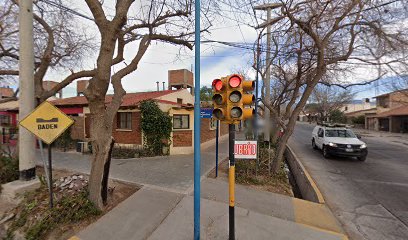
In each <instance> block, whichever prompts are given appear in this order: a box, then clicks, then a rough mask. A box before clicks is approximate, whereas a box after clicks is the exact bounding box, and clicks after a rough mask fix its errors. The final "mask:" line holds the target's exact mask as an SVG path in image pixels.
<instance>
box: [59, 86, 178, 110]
mask: <svg viewBox="0 0 408 240" xmlns="http://www.w3.org/2000/svg"><path fill="white" fill-rule="evenodd" d="M177 91H180V90H164V91H155V92H138V93H127V94H126V95H125V96H124V97H123V102H122V105H121V106H122V107H129V106H135V105H137V104H138V103H139V102H141V101H143V100H147V99H155V98H158V97H161V96H164V95H167V94H170V93H174V92H177ZM112 97H113V95H107V96H106V97H105V103H109V102H111V101H112ZM52 104H54V105H56V106H64V105H65V106H72V105H88V100H87V99H86V98H85V97H84V96H78V97H70V98H63V99H57V100H54V101H52Z"/></svg>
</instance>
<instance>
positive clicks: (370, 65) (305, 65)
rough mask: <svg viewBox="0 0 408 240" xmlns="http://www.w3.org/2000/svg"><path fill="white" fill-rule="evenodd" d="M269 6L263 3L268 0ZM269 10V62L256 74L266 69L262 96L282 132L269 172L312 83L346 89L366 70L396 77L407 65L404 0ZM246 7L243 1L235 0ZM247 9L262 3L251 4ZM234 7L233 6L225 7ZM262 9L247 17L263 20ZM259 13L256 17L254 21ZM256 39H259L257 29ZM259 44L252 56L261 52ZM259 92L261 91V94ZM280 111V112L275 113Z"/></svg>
mask: <svg viewBox="0 0 408 240" xmlns="http://www.w3.org/2000/svg"><path fill="white" fill-rule="evenodd" d="M268 2H269V1H268ZM272 2H274V3H276V4H277V5H279V7H277V8H275V9H273V10H272V12H273V13H272V19H271V20H270V22H269V24H270V25H272V33H271V38H272V46H271V49H272V50H271V56H272V57H271V59H264V60H262V62H261V63H262V64H261V65H262V68H261V69H260V71H259V72H260V73H261V76H262V77H264V75H265V69H266V66H268V65H270V66H271V75H272V78H273V79H272V80H271V86H264V88H266V87H271V88H272V89H274V90H273V91H272V93H273V94H272V96H273V97H272V99H265V98H264V97H263V98H262V101H263V103H264V105H265V107H268V108H269V109H270V110H271V116H272V118H274V117H275V118H277V119H275V120H276V121H277V122H278V123H279V125H280V126H281V127H283V128H284V129H285V134H284V136H283V137H282V139H281V141H280V144H279V146H278V153H277V161H275V162H274V170H275V171H276V169H277V168H278V167H279V166H280V160H281V158H282V155H283V151H284V148H285V145H286V142H287V140H288V138H289V136H290V135H291V134H292V132H293V128H294V125H295V122H296V118H297V116H298V115H299V113H300V111H301V110H302V109H303V107H304V106H305V104H306V101H307V100H308V98H309V96H310V95H311V93H312V92H313V89H314V88H315V86H316V84H317V83H319V82H320V83H324V84H326V85H338V86H343V87H345V86H350V84H355V83H353V82H351V83H350V81H349V79H347V78H346V77H347V76H350V74H353V73H356V72H355V71H356V70H358V67H361V66H363V65H364V66H367V69H369V72H370V73H371V72H372V71H375V72H376V73H377V74H376V75H375V76H367V78H368V79H366V81H364V83H357V84H365V83H366V82H371V81H374V80H376V79H378V78H381V77H382V76H385V75H396V74H401V72H403V71H404V69H406V68H404V66H406V64H407V56H408V55H407V49H408V48H407V47H408V31H407V30H408V24H407V22H408V15H407V11H406V10H407V7H408V2H407V1H404V0H386V1H381V0H322V1H320V0H281V1H272ZM235 3H236V5H239V6H246V4H245V3H247V1H235ZM250 3H251V6H252V7H253V6H256V5H260V4H263V3H265V2H264V1H251V2H250ZM231 8H232V9H234V7H231ZM265 12H266V11H260V13H256V14H253V15H252V18H253V19H255V22H257V23H258V24H259V23H262V22H263V21H265V19H264V16H265ZM260 14H261V18H259V16H260ZM260 29H261V32H260V36H262V35H265V31H264V30H265V29H264V26H262V28H260ZM265 49H266V48H265V46H264V45H261V48H260V50H259V51H258V53H263V52H265ZM262 93H263V91H262ZM281 108H284V109H281Z"/></svg>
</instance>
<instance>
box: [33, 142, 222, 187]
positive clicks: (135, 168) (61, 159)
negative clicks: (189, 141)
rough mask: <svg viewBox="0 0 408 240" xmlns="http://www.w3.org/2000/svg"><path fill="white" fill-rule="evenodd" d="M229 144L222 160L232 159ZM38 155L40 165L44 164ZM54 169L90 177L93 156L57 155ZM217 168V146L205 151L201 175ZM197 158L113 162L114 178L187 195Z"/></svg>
mask: <svg viewBox="0 0 408 240" xmlns="http://www.w3.org/2000/svg"><path fill="white" fill-rule="evenodd" d="M227 153H228V141H227V139H225V138H224V139H223V140H222V141H220V146H219V160H220V161H221V160H223V159H225V158H226V157H227V156H228V154H227ZM40 156H41V155H40V151H39V150H38V151H37V164H40V165H41V164H42V161H41V157H40ZM52 164H53V168H57V169H67V170H72V171H77V172H81V173H85V174H89V173H90V169H91V168H90V155H83V154H81V153H76V152H72V153H64V152H57V151H54V152H53V163H52ZM214 167H215V146H211V147H208V148H206V149H202V151H201V175H204V174H205V173H207V172H208V171H210V170H211V169H213V168H214ZM193 168H194V156H193V154H186V155H172V156H164V157H150V158H133V159H113V160H112V162H111V168H110V177H112V178H116V179H120V180H123V181H128V182H132V183H136V184H140V185H144V186H150V187H155V188H158V189H163V190H167V191H172V192H177V193H186V192H188V191H189V190H191V189H192V186H193V173H194V171H193Z"/></svg>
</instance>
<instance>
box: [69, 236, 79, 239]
mask: <svg viewBox="0 0 408 240" xmlns="http://www.w3.org/2000/svg"><path fill="white" fill-rule="evenodd" d="M68 240H81V239H80V238H79V237H77V236H72V237H70V238H68Z"/></svg>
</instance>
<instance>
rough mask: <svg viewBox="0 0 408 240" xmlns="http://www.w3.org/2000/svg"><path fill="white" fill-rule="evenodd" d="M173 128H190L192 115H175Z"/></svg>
mask: <svg viewBox="0 0 408 240" xmlns="http://www.w3.org/2000/svg"><path fill="white" fill-rule="evenodd" d="M173 128H174V129H189V128H190V116H189V115H179V114H177V115H176V114H175V115H173Z"/></svg>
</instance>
